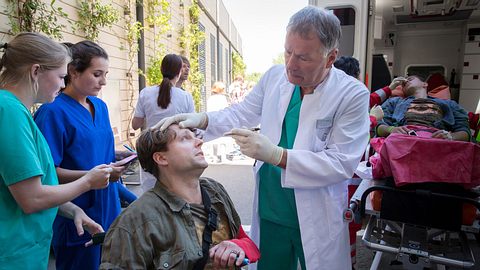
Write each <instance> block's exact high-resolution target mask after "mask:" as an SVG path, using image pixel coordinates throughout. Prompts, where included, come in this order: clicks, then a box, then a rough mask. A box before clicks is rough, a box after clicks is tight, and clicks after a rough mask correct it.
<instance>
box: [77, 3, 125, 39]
mask: <svg viewBox="0 0 480 270" xmlns="http://www.w3.org/2000/svg"><path fill="white" fill-rule="evenodd" d="M78 18H79V20H78V21H77V22H76V23H75V25H76V27H77V28H78V29H80V30H81V31H83V32H84V33H85V37H86V38H87V39H89V40H92V41H97V40H98V34H99V33H100V28H102V27H111V26H112V25H113V24H114V23H115V22H117V21H118V20H119V16H118V12H117V10H116V9H115V8H114V7H113V6H112V5H111V4H107V5H102V4H101V2H100V0H87V1H81V2H80V9H79V10H78Z"/></svg>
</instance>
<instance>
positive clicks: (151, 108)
mask: <svg viewBox="0 0 480 270" xmlns="http://www.w3.org/2000/svg"><path fill="white" fill-rule="evenodd" d="M183 65H184V63H183V61H182V58H181V57H180V56H178V55H176V54H167V55H165V57H164V58H163V60H162V65H161V72H162V76H163V79H162V82H161V83H160V85H155V86H149V87H146V88H144V89H142V91H140V96H139V97H138V101H137V106H136V107H135V113H134V115H133V119H132V128H133V129H134V130H137V129H139V128H141V127H142V126H144V125H145V126H146V127H147V128H150V127H151V126H153V125H155V124H156V123H158V121H160V120H162V119H164V118H165V117H169V116H172V115H175V114H177V113H192V112H194V111H195V107H194V105H193V98H192V95H191V94H190V93H188V92H186V91H183V90H182V89H180V88H178V87H176V86H175V85H176V83H177V81H178V79H179V78H180V76H182V75H184V74H182V73H181V70H182V67H183ZM187 73H188V72H187ZM187 76H188V74H187ZM155 182H156V180H155V177H154V176H153V175H151V174H149V173H147V172H145V171H143V170H142V169H141V170H140V183H141V186H142V189H143V191H147V190H149V189H151V188H152V187H153V186H154V185H155Z"/></svg>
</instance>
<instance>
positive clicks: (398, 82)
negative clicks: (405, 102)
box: [388, 77, 407, 90]
mask: <svg viewBox="0 0 480 270" xmlns="http://www.w3.org/2000/svg"><path fill="white" fill-rule="evenodd" d="M406 82H407V79H405V78H403V77H397V78H395V79H393V81H392V82H391V83H390V85H389V86H388V88H390V90H393V89H395V88H397V86H399V85H403V84H404V83H406Z"/></svg>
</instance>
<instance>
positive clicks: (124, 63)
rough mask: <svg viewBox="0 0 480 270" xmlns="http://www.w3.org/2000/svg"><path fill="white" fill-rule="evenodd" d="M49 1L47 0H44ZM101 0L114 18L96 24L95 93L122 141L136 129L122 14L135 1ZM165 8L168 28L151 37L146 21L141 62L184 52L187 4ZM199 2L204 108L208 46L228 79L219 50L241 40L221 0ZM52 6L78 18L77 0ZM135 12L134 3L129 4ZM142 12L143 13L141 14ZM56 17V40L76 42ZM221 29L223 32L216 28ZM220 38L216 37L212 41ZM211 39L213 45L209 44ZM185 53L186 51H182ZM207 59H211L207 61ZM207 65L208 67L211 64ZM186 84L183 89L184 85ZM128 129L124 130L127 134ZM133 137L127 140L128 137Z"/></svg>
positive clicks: (4, 36) (4, 4)
mask: <svg viewBox="0 0 480 270" xmlns="http://www.w3.org/2000/svg"><path fill="white" fill-rule="evenodd" d="M44 1H45V3H46V4H47V5H49V3H50V1H49V0H44ZM9 3H10V1H9V0H0V42H8V41H9V40H11V38H12V37H13V36H12V35H11V33H10V29H11V27H10V25H9V15H8V10H9ZM103 3H104V4H112V5H113V6H114V8H115V9H116V10H117V11H118V14H119V18H120V19H119V21H118V22H116V23H115V24H114V25H113V26H112V27H111V29H109V28H105V29H101V31H100V35H99V39H98V43H99V44H100V45H101V46H102V47H103V48H104V49H105V50H106V51H107V52H108V54H109V62H110V67H109V73H108V75H107V78H108V81H107V85H106V86H105V87H104V89H103V90H102V91H101V92H100V94H99V97H100V98H102V99H103V100H104V101H105V102H106V103H107V105H108V108H109V112H110V121H111V124H112V128H113V130H114V133H115V142H116V144H117V145H121V144H122V143H125V142H127V137H130V138H132V139H133V138H135V137H136V136H137V135H138V133H139V132H138V131H137V132H134V131H133V130H132V129H131V127H130V120H131V117H132V115H133V111H134V108H135V105H136V101H137V98H138V92H139V90H140V89H138V88H139V79H138V72H137V66H138V61H137V56H135V57H134V59H133V63H130V62H129V59H128V50H126V47H127V44H126V35H127V31H126V30H125V29H126V25H127V22H126V18H125V15H124V6H125V5H127V4H128V3H132V5H134V3H135V1H127V0H123V1H122V0H121V1H107V0H104V1H103ZM169 3H170V5H169V8H168V9H169V12H170V14H171V18H170V25H171V29H170V30H168V31H167V32H166V33H164V34H162V35H160V38H157V39H155V35H156V34H157V33H158V29H155V28H153V27H149V26H148V25H146V28H145V31H144V41H145V62H146V67H147V68H148V66H149V65H150V63H151V59H152V57H154V56H155V55H156V54H158V53H160V54H161V55H163V54H166V53H177V54H183V55H185V53H186V52H184V51H183V50H182V48H181V47H180V45H179V44H180V42H179V38H180V31H181V29H182V28H183V27H184V26H186V25H187V24H188V23H189V15H188V8H189V7H190V5H191V2H190V1H187V0H169ZM199 5H200V7H201V8H202V12H201V15H200V23H201V24H202V25H203V26H204V27H205V85H204V86H203V89H204V91H203V92H204V93H203V97H202V99H203V104H202V106H201V108H198V110H200V111H202V110H205V100H206V99H207V97H208V96H209V93H210V89H211V85H212V84H213V82H214V80H215V79H216V78H213V77H212V74H214V75H215V77H217V76H218V68H219V65H218V63H217V62H218V54H217V55H215V57H214V58H212V55H211V51H212V49H214V50H215V52H218V44H220V43H221V44H222V59H223V61H222V66H221V70H222V71H223V72H222V74H223V77H224V80H226V81H228V80H230V79H231V78H227V77H228V76H227V74H226V70H227V69H228V64H229V63H231V54H230V53H229V54H228V57H229V58H230V59H229V60H228V61H226V59H225V57H226V53H225V50H228V51H231V50H236V51H238V52H240V53H241V42H239V41H240V40H241V39H240V36H239V34H238V31H237V30H236V27H235V26H234V24H233V22H232V21H231V19H230V15H229V14H228V11H227V10H226V8H225V6H224V4H223V3H222V2H221V0H200V1H199ZM54 6H55V7H56V8H59V7H61V8H62V9H63V10H64V11H65V12H66V13H67V14H68V17H69V19H70V20H72V21H76V20H78V13H77V12H78V7H79V1H77V0H57V1H56V2H55V5H54ZM131 11H132V13H133V14H131V16H134V17H135V14H134V13H135V6H131ZM144 16H146V14H144ZM60 22H61V23H63V24H64V25H65V27H64V28H63V32H62V34H63V39H62V40H58V41H68V42H72V43H76V42H78V41H81V40H84V39H85V37H84V35H83V33H82V32H81V31H79V30H74V28H73V27H72V25H71V24H69V23H68V22H67V21H65V20H64V19H60ZM222 33H223V34H222ZM211 37H213V38H215V41H216V42H215V43H213V44H211V42H210V39H211ZM218 41H220V43H219V42H218ZM212 45H213V47H212ZM187 57H188V55H187ZM212 60H214V61H215V62H214V63H213V64H212V62H211V61H212ZM130 66H132V67H133V68H132V70H131V71H130V72H129V67H130ZM212 68H213V69H212ZM129 76H132V79H133V87H128V78H129ZM187 90H188V89H187ZM128 135H129V136H128ZM130 143H133V140H131V141H130Z"/></svg>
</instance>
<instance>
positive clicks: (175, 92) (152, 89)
mask: <svg viewBox="0 0 480 270" xmlns="http://www.w3.org/2000/svg"><path fill="white" fill-rule="evenodd" d="M158 91H159V86H158V85H155V86H149V87H145V88H144V89H143V90H142V91H140V96H139V97H138V102H137V107H136V108H135V114H134V115H133V116H135V117H138V118H145V121H146V124H147V127H151V126H153V125H155V124H156V123H158V121H160V120H162V119H163V118H165V117H169V116H173V115H175V114H179V113H192V112H194V111H195V107H194V105H193V98H192V95H191V94H190V93H188V92H187V91H183V90H182V89H180V88H177V87H172V89H171V90H170V93H171V100H170V104H169V105H168V107H167V108H166V109H162V108H160V106H158V104H157V99H158Z"/></svg>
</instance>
